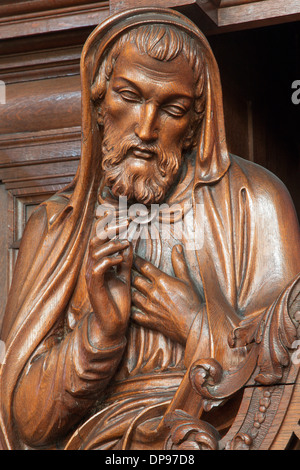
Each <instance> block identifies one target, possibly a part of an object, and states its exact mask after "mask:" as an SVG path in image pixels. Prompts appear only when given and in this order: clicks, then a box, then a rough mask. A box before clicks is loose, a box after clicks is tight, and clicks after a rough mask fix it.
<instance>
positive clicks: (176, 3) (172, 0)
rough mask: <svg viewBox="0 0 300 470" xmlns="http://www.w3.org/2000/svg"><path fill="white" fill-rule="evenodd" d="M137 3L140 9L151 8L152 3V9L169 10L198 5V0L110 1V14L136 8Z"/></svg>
mask: <svg viewBox="0 0 300 470" xmlns="http://www.w3.org/2000/svg"><path fill="white" fill-rule="evenodd" d="M137 3H138V6H139V7H145V6H149V4H150V3H151V6H152V7H168V8H175V7H181V6H191V5H196V0H169V1H167V2H166V1H165V0H154V1H153V2H150V3H149V1H147V0H141V1H139V2H137V1H136V0H125V1H123V2H120V1H119V0H110V2H109V9H110V13H111V14H113V13H116V12H118V11H121V10H127V9H129V8H136V7H137Z"/></svg>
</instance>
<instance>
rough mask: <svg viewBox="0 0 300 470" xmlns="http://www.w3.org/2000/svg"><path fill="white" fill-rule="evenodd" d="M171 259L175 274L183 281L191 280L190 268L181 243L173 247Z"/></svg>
mask: <svg viewBox="0 0 300 470" xmlns="http://www.w3.org/2000/svg"><path fill="white" fill-rule="evenodd" d="M171 259H172V265H173V269H174V274H175V276H176V277H178V279H182V280H183V281H186V282H191V277H190V273H189V269H188V266H187V264H186V259H185V256H184V252H183V248H182V246H181V245H175V246H174V247H173V249H172V255H171Z"/></svg>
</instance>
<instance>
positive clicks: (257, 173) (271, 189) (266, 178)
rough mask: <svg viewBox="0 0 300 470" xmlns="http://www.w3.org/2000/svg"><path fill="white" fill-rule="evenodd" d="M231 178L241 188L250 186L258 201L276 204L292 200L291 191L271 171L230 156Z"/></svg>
mask: <svg viewBox="0 0 300 470" xmlns="http://www.w3.org/2000/svg"><path fill="white" fill-rule="evenodd" d="M230 160H231V166H230V171H229V173H230V178H231V180H232V182H233V181H234V182H235V183H237V185H238V186H239V185H240V186H241V187H242V186H243V185H245V182H246V183H247V184H248V189H249V190H251V193H252V195H253V196H257V199H260V200H261V201H263V200H269V201H273V202H274V203H276V202H279V200H282V199H288V200H291V197H290V194H289V191H288V189H287V187H286V186H285V184H284V183H283V182H282V181H281V180H280V179H279V178H278V177H277V176H276V175H274V173H272V172H271V171H269V170H267V169H266V168H264V167H262V166H261V165H259V164H257V163H255V162H252V161H249V160H246V159H244V158H241V157H238V156H236V155H230Z"/></svg>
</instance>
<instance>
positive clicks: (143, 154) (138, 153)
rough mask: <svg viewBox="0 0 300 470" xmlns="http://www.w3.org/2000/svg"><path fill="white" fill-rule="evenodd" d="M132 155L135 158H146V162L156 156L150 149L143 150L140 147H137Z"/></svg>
mask: <svg viewBox="0 0 300 470" xmlns="http://www.w3.org/2000/svg"><path fill="white" fill-rule="evenodd" d="M132 153H133V155H134V156H135V157H138V158H144V159H146V160H148V159H150V158H152V157H153V156H154V155H155V152H153V151H151V150H148V149H143V148H140V147H135V148H134V149H133V150H132Z"/></svg>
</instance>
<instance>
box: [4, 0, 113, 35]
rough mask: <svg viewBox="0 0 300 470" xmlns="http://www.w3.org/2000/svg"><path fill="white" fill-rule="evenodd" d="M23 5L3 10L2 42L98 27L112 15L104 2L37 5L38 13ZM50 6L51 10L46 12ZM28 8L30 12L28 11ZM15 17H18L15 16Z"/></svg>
mask: <svg viewBox="0 0 300 470" xmlns="http://www.w3.org/2000/svg"><path fill="white" fill-rule="evenodd" d="M26 3H27V4H28V2H24V3H23V2H22V3H21V4H19V5H16V6H15V8H9V9H8V15H7V16H5V13H4V12H5V11H6V7H5V5H4V6H3V10H2V11H3V13H4V14H3V16H1V19H0V39H6V38H16V37H20V36H31V35H35V34H45V33H49V32H59V31H64V30H69V29H78V28H83V27H87V26H95V25H96V24H98V23H99V22H101V20H104V19H105V18H106V17H107V16H108V14H109V3H108V1H104V2H88V3H87V2H84V1H83V2H75V3H74V2H68V1H66V2H52V1H48V2H47V1H45V2H37V9H35V8H33V10H32V9H31V8H30V3H31V4H35V2H29V4H28V5H26ZM47 5H48V7H49V8H47ZM27 8H28V9H27ZM14 13H15V14H14Z"/></svg>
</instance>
